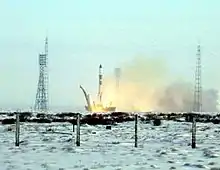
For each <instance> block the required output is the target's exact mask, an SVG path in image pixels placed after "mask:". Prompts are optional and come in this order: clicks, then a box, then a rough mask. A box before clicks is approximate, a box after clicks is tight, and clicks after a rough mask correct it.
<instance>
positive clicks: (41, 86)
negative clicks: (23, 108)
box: [34, 37, 49, 112]
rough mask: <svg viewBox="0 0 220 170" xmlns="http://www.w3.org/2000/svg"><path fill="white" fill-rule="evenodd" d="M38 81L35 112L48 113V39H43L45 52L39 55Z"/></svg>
mask: <svg viewBox="0 0 220 170" xmlns="http://www.w3.org/2000/svg"><path fill="white" fill-rule="evenodd" d="M39 71H40V73H39V80H38V86H37V94H36V100H35V106H34V109H35V111H40V112H48V110H49V108H48V38H47V37H46V39H45V51H44V53H43V54H39Z"/></svg>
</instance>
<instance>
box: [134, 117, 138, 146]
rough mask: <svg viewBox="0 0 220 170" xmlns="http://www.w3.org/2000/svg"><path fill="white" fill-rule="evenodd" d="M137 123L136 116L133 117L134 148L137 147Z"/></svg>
mask: <svg viewBox="0 0 220 170" xmlns="http://www.w3.org/2000/svg"><path fill="white" fill-rule="evenodd" d="M137 121H138V115H137V114H136V115H135V123H134V129H135V131H134V140H135V141H134V147H137Z"/></svg>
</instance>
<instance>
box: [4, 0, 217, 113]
mask: <svg viewBox="0 0 220 170" xmlns="http://www.w3.org/2000/svg"><path fill="white" fill-rule="evenodd" d="M219 7H220V1H219V0H211V1H207V0H184V1H176V0H154V1H150V0H129V1H128V0H120V1H118V0H105V1H103V0H65V1H61V0H46V1H45V0H37V1H36V0H0V21H1V26H0V66H1V71H0V78H1V79H0V108H4V109H7V108H30V107H32V106H33V105H34V102H35V96H36V90H37V82H38V75H39V66H38V54H39V53H41V52H42V51H43V50H44V39H45V37H46V36H48V40H49V56H48V57H49V104H50V107H51V108H59V109H62V108H65V109H67V108H69V109H70V108H74V107H78V106H82V105H84V103H85V101H84V96H83V95H82V92H81V91H80V89H79V85H80V84H82V85H83V86H84V87H86V89H87V90H88V91H90V92H91V93H96V91H97V70H98V66H99V64H102V65H103V67H104V74H113V71H114V68H115V67H120V64H121V63H123V62H124V61H129V60H132V58H133V57H134V56H136V55H143V56H150V57H163V58H165V59H166V60H167V62H168V63H169V67H170V69H171V70H172V72H174V73H176V74H181V75H183V76H184V77H186V78H187V77H192V76H191V74H192V73H193V72H192V71H193V69H194V66H195V55H196V46H197V44H198V42H200V44H201V48H202V62H203V83H204V86H207V87H215V88H218V89H220V83H219V81H218V79H219V78H220V74H219V75H218V63H220V59H219V56H220V48H219V43H218V35H220V24H219V20H220V10H219Z"/></svg>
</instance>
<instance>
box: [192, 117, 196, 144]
mask: <svg viewBox="0 0 220 170" xmlns="http://www.w3.org/2000/svg"><path fill="white" fill-rule="evenodd" d="M192 148H196V118H195V115H192Z"/></svg>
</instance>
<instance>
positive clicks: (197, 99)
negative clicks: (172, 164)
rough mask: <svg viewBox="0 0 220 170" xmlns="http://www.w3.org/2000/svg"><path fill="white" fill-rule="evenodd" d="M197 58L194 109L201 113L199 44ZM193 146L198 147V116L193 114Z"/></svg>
mask: <svg viewBox="0 0 220 170" xmlns="http://www.w3.org/2000/svg"><path fill="white" fill-rule="evenodd" d="M196 56H197V59H196V71H195V87H194V103H193V111H194V112H197V113H200V112H201V111H202V85H201V74H202V73H201V49H200V45H198V46H197V55H196ZM192 116H193V117H192V148H196V117H195V115H192Z"/></svg>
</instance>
